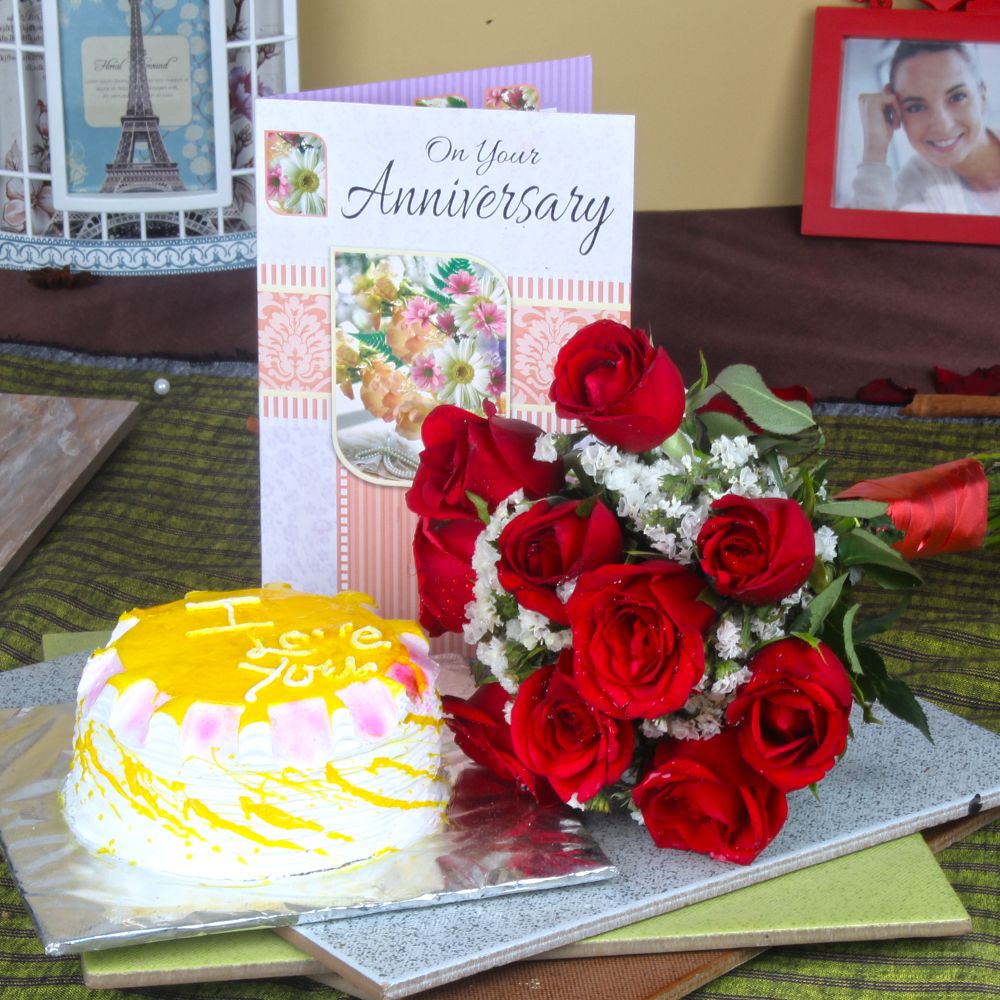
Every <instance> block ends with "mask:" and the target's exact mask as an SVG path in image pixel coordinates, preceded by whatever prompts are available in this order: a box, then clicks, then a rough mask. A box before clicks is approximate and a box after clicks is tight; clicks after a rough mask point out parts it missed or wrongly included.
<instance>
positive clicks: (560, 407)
mask: <svg viewBox="0 0 1000 1000" xmlns="http://www.w3.org/2000/svg"><path fill="white" fill-rule="evenodd" d="M549 398H550V399H551V400H552V402H554V403H555V404H556V413H558V414H559V416H560V417H567V418H570V419H574V418H575V419H577V420H580V421H582V423H583V425H584V426H585V427H586V428H587V430H588V431H590V432H591V434H593V435H594V436H595V437H597V438H599V439H600V440H601V441H603V442H604V443H605V444H611V445H615V446H617V447H619V448H623V449H624V450H625V451H648V450H649V449H650V448H654V447H656V445H658V444H660V443H662V442H663V441H664V440H666V439H667V438H668V437H670V435H671V434H673V433H674V431H676V430H677V428H678V427H679V426H680V423H681V418H682V417H683V416H684V382H683V380H682V379H681V374H680V372H679V371H678V370H677V366H676V365H675V364H674V363H673V361H671V360H670V356H669V355H668V354H667V352H666V351H665V350H664V349H663V348H662V347H653V345H652V344H651V343H650V340H649V337H648V336H647V335H646V334H645V333H643V332H642V331H641V330H632V329H630V328H629V327H627V326H624V325H623V324H621V323H616V322H614V321H613V320H610V319H600V320H597V322H596V323H591V324H589V325H588V326H585V327H583V328H582V329H581V330H578V331H577V333H576V334H575V335H574V336H573V337H572V338H571V339H570V340H569V341H567V342H566V343H565V344H564V345H563V346H562V348H561V349H560V351H559V354H558V355H557V357H556V363H555V368H554V370H553V379H552V385H551V387H550V388H549Z"/></svg>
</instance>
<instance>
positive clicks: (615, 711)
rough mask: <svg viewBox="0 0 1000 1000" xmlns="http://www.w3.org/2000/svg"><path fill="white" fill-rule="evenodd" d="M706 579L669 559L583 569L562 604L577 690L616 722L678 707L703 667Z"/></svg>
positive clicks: (711, 616)
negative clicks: (569, 631) (570, 634)
mask: <svg viewBox="0 0 1000 1000" xmlns="http://www.w3.org/2000/svg"><path fill="white" fill-rule="evenodd" d="M703 588H704V583H703V581H702V580H701V579H700V577H698V575H697V574H696V573H693V572H692V571H691V570H689V569H687V567H685V566H681V565H680V564H679V563H675V562H671V561H669V560H667V559H659V560H650V561H649V562H644V563H637V564H635V565H621V564H620V565H611V566H603V567H601V568H600V569H596V570H591V571H590V572H587V573H583V574H582V575H581V576H580V578H579V580H578V581H577V585H576V589H575V590H574V591H573V596H572V597H570V599H569V602H568V603H567V605H566V607H567V611H568V614H569V623H570V627H571V629H572V630H573V654H574V660H573V672H574V676H575V677H576V683H577V687H578V688H579V690H580V694H581V695H583V697H584V698H586V699H587V701H589V702H590V703H591V704H592V705H593V706H594V707H595V708H599V709H600V710H601V711H602V712H605V713H606V714H608V715H613V716H615V718H619V719H655V718H656V717H657V716H660V715H663V714H664V713H666V712H673V711H675V710H676V709H678V708H681V707H682V706H683V705H684V703H685V702H686V701H687V699H688V696H689V695H690V693H691V689H692V688H693V687H694V685H695V684H697V683H698V681H699V680H701V677H702V674H703V673H704V672H705V646H704V638H705V633H706V632H707V631H708V628H709V626H710V625H711V624H712V622H713V621H714V620H715V612H714V611H713V610H712V609H711V608H710V607H709V606H708V605H707V604H705V603H704V602H702V601H699V600H698V595H699V594H700V593H701V592H702V590H703Z"/></svg>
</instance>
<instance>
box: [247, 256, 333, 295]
mask: <svg viewBox="0 0 1000 1000" xmlns="http://www.w3.org/2000/svg"><path fill="white" fill-rule="evenodd" d="M257 290H258V291H260V292H309V293H310V294H313V295H317V294H319V295H329V294H330V268H329V265H327V264H295V263H291V262H289V261H267V260H262V261H259V262H258V264H257Z"/></svg>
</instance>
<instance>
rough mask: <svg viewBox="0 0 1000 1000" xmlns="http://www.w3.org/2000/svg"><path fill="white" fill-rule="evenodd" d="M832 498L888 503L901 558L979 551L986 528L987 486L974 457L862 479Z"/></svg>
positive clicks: (988, 494) (983, 473) (984, 474)
mask: <svg viewBox="0 0 1000 1000" xmlns="http://www.w3.org/2000/svg"><path fill="white" fill-rule="evenodd" d="M837 499H838V500H847V499H855V500H858V499H860V500H878V501H881V502H884V503H887V504H888V505H889V518H890V520H891V521H892V523H893V525H894V526H895V527H896V528H898V529H899V530H900V531H901V532H903V537H902V538H901V539H900V540H899V541H898V542H895V543H894V544H893V548H894V549H896V550H897V551H898V552H899V554H900V555H901V556H902V557H903V558H904V559H917V558H926V557H927V556H936V555H943V554H945V553H947V552H966V551H968V550H969V549H978V548H979V547H980V546H981V545H982V544H983V540H984V539H985V538H986V531H987V528H988V527H989V523H988V522H989V504H990V484H989V481H988V480H987V479H986V473H985V472H984V471H983V467H982V465H981V464H980V463H979V462H977V461H976V460H975V459H974V458H959V459H956V460H955V461H954V462H945V463H944V465H935V466H932V467H931V468H929V469H918V470H917V471H916V472H901V473H899V474H898V475H895V476H885V477H883V478H882V479H865V480H863V481H862V482H860V483H856V484H855V485H854V486H852V487H851V488H850V489H849V490H844V492H843V493H838V494H837Z"/></svg>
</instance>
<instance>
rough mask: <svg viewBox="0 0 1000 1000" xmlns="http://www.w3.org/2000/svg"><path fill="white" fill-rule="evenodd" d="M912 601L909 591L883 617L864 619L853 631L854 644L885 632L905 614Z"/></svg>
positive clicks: (911, 592) (911, 594)
mask: <svg viewBox="0 0 1000 1000" xmlns="http://www.w3.org/2000/svg"><path fill="white" fill-rule="evenodd" d="M912 600H913V591H910V592H909V593H907V594H903V596H902V598H901V599H900V601H899V604H897V605H896V607H895V608H893V609H892V611H889V612H887V613H886V614H884V615H880V616H879V617H878V618H867V619H865V620H864V621H863V622H861V623H860V624H859V625H858V626H857V628H855V630H854V640H855V642H864V641H865V639H868V638H870V637H871V636H873V635H878V634H879V632H885V631H886V629H888V628H890V627H891V626H892V625H893V624H895V622H896V619H897V618H899V617H900V616H901V615H903V614H905V613H906V609H907V608H909V606H910V602H911V601H912Z"/></svg>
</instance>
